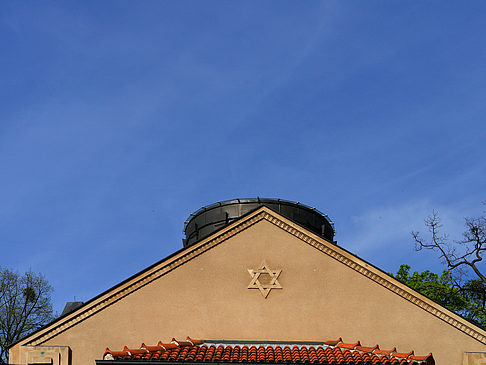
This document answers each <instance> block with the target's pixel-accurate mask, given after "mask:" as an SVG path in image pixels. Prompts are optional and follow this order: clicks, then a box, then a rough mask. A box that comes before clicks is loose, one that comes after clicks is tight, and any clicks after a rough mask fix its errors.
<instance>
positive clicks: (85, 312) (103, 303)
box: [22, 211, 265, 346]
mask: <svg viewBox="0 0 486 365" xmlns="http://www.w3.org/2000/svg"><path fill="white" fill-rule="evenodd" d="M255 213H256V214H254V215H251V216H250V217H248V218H247V219H245V220H243V221H241V222H235V223H234V224H232V225H230V226H229V227H228V229H223V230H222V232H220V233H219V234H218V235H217V236H215V237H214V238H212V239H211V237H209V238H208V239H206V240H202V241H201V242H199V243H196V244H194V245H192V246H190V247H188V248H187V250H185V251H183V252H182V253H181V255H179V256H175V257H171V258H170V259H169V260H168V261H165V260H164V261H163V262H161V263H160V265H158V266H157V267H155V268H154V269H153V270H150V271H148V272H144V273H141V274H140V276H138V277H135V278H134V279H133V280H132V281H131V282H129V283H127V285H126V286H123V287H120V288H114V289H113V290H112V291H111V292H108V293H106V295H105V296H103V297H102V298H100V300H99V301H96V302H94V303H92V305H89V306H87V307H86V308H83V307H81V308H79V310H77V311H75V312H73V315H72V316H68V317H67V318H66V319H65V320H61V321H60V322H59V323H53V324H52V327H48V328H45V329H44V330H41V331H39V333H38V334H37V335H36V333H33V334H32V335H31V336H29V337H27V338H26V339H25V340H24V341H22V345H30V346H37V345H40V344H42V343H44V342H46V341H48V340H49V339H51V338H52V337H54V336H56V335H58V334H59V333H61V332H64V331H65V330H67V329H68V328H71V327H72V326H74V325H76V324H77V323H79V322H81V321H83V320H85V319H86V318H88V317H91V316H92V315H94V314H96V313H97V312H99V311H101V310H103V309H105V308H106V307H108V306H110V305H111V304H113V303H115V302H117V301H119V300H120V299H122V298H124V297H126V296H127V295H129V294H131V293H133V292H134V291H136V290H138V289H140V288H142V287H144V286H145V285H147V284H149V283H151V282H152V281H154V280H156V279H158V278H160V277H161V276H163V275H165V274H167V273H168V272H170V271H172V270H174V269H175V268H177V267H179V266H181V265H183V264H185V263H186V262H188V261H190V260H192V259H193V258H195V257H197V256H199V255H201V254H202V253H203V252H205V251H207V250H210V249H211V248H213V247H215V246H217V245H219V244H220V243H222V242H223V241H226V240H227V239H228V238H230V237H232V236H234V235H236V234H238V233H239V232H241V231H243V230H245V229H247V228H248V227H250V226H252V225H253V224H255V223H257V222H258V221H260V220H262V219H263V218H264V215H265V212H264V211H257V212H255Z"/></svg>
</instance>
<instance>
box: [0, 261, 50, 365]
mask: <svg viewBox="0 0 486 365" xmlns="http://www.w3.org/2000/svg"><path fill="white" fill-rule="evenodd" d="M52 291H53V289H52V287H51V286H50V285H49V283H48V282H47V280H46V279H45V278H44V277H43V276H42V274H35V273H33V272H31V271H28V272H26V273H25V274H24V275H19V274H18V273H16V272H14V271H12V270H9V269H0V363H7V362H8V348H9V347H10V345H12V344H13V343H15V342H16V341H18V340H19V339H21V338H22V337H24V336H26V335H28V334H29V333H31V332H33V331H35V330H36V329H38V328H40V327H42V326H43V325H44V324H46V323H48V322H50V321H51V320H52V319H53V318H54V315H53V311H52V302H51V293H52Z"/></svg>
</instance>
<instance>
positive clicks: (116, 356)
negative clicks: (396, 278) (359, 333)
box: [103, 337, 435, 365]
mask: <svg viewBox="0 0 486 365" xmlns="http://www.w3.org/2000/svg"><path fill="white" fill-rule="evenodd" d="M216 342H218V343H214V342H211V341H205V342H204V341H200V340H193V339H191V338H189V337H188V338H187V339H186V341H178V340H176V339H172V342H171V343H162V342H160V341H159V343H158V344H157V345H156V346H147V345H145V344H144V343H143V344H142V345H141V346H140V348H138V349H129V348H128V347H126V346H125V347H124V348H123V350H122V351H111V350H110V349H109V348H107V349H106V351H105V353H104V354H103V360H118V361H124V360H130V361H134V360H135V361H159V362H186V363H187V362H189V363H202V362H220V363H230V362H238V363H294V364H303V363H309V364H349V365H353V364H362V363H365V364H377V365H381V364H390V363H391V364H403V365H413V364H424V365H434V364H435V361H434V358H433V356H432V354H428V355H426V356H415V355H414V353H413V351H410V352H408V353H399V352H396V348H393V349H392V350H388V351H387V350H380V349H379V347H378V345H376V346H374V347H366V346H361V343H360V342H359V341H358V342H356V343H354V344H350V343H343V342H342V339H341V338H339V339H338V340H335V341H325V342H323V343H322V345H316V344H315V343H313V344H305V343H304V344H303V343H300V342H299V343H295V344H290V343H265V341H262V342H261V343H249V344H241V345H239V344H231V343H229V342H227V343H223V342H221V341H216Z"/></svg>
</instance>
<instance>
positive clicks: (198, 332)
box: [11, 220, 486, 365]
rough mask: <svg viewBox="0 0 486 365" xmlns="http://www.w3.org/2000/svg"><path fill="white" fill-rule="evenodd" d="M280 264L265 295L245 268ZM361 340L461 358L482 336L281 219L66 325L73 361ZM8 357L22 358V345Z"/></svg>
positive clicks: (443, 363) (447, 361)
mask: <svg viewBox="0 0 486 365" xmlns="http://www.w3.org/2000/svg"><path fill="white" fill-rule="evenodd" d="M263 260H266V262H267V264H268V265H269V266H270V267H271V268H272V269H282V273H281V275H280V277H279V282H280V284H281V285H282V286H283V289H280V290H272V291H271V293H270V294H269V296H268V298H267V299H264V298H263V296H262V295H261V294H260V292H259V291H258V290H253V289H252V290H250V289H247V286H248V284H249V283H250V279H251V278H250V275H249V273H248V271H247V269H251V268H253V269H255V268H257V267H258V266H259V265H260V264H261V262H262V261H263ZM186 336H191V337H192V338H197V339H220V340H221V339H226V340H230V339H237V340H247V339H248V340H312V341H320V340H329V339H336V338H338V337H342V338H343V340H344V341H345V342H355V341H357V340H360V341H361V344H363V345H365V346H371V345H375V344H379V345H380V347H381V348H382V349H391V348H392V347H394V346H396V347H397V350H398V351H399V352H408V351H410V350H412V349H413V350H415V353H416V354H418V355H426V354H428V353H429V352H432V353H433V355H434V358H435V359H436V363H437V364H438V365H453V364H461V363H462V362H463V356H464V352H466V351H468V352H477V351H486V348H485V345H483V344H482V343H480V342H479V341H477V340H475V339H473V338H472V337H470V336H468V335H466V334H464V333H463V332H461V331H459V330H458V329H456V328H454V327H452V326H451V325H449V324H447V323H445V322H444V321H442V320H440V319H438V318H437V317H435V316H433V315H431V314H430V313H428V312H426V311H425V310H423V309H421V308H419V307H418V306H416V305H414V304H412V303H410V302H408V301H407V300H405V299H403V298H402V297H400V296H398V295H397V294H395V293H393V292H391V291H389V290H388V289H386V288H384V287H383V286H380V285H379V284H377V283H375V282H373V281H371V280H370V279H368V278H366V277H365V276H363V275H361V274H360V273H358V272H356V271H354V270H352V269H350V268H349V267H347V266H345V265H343V264H342V263H340V262H338V261H336V260H335V259H333V258H331V257H329V256H328V255H326V254H324V253H322V252H320V251H318V250H317V249H315V248H314V247H311V246H309V245H308V244H306V243H305V242H303V241H301V240H299V239H298V238H296V237H295V236H292V235H290V234H289V233H288V232H286V231H284V230H282V229H280V228H279V227H277V226H275V225H274V224H272V223H270V222H268V221H266V220H261V221H259V222H258V223H256V224H255V225H253V226H251V227H250V228H248V229H246V230H244V231H242V232H240V233H238V234H237V235H235V236H233V237H231V238H229V239H227V240H226V241H224V242H223V243H221V244H220V245H218V246H216V247H214V248H212V249H210V250H209V251H206V252H205V253H203V254H202V255H200V256H198V257H196V258H194V259H192V260H191V261H189V262H187V263H185V264H183V265H182V266H180V267H178V268H177V269H175V270H173V271H171V272H169V273H167V274H166V275H164V276H162V277H161V278H159V279H157V280H155V281H153V282H152V283H150V284H148V285H147V286H145V287H142V288H141V289H139V290H137V291H135V292H134V293H132V294H130V295H128V296H126V297H125V298H123V299H122V300H120V301H118V302H116V303H114V304H112V305H110V306H109V307H107V308H105V309H103V310H102V311H100V312H98V313H96V314H95V315H93V316H91V317H88V318H87V319H85V320H83V321H81V322H80V323H78V324H76V325H75V326H74V327H71V328H70V329H68V330H66V331H65V332H62V333H60V334H59V335H57V336H55V337H54V338H52V339H50V340H49V341H47V342H46V343H44V344H43V345H50V346H55V345H68V346H69V347H70V348H71V350H72V364H73V365H81V364H82V365H85V364H93V362H94V360H95V359H101V357H102V354H103V352H104V350H105V348H106V347H110V348H111V349H113V350H120V349H122V348H123V346H124V345H127V346H128V347H139V346H140V344H141V343H142V342H145V343H146V344H148V345H150V344H155V343H156V342H157V341H159V340H162V341H170V340H171V338H172V337H176V338H181V339H184V338H185V337H186ZM11 353H12V359H11V362H13V363H18V362H21V359H20V355H19V351H18V349H17V348H13V349H12V352H11Z"/></svg>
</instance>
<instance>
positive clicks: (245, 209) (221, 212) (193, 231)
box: [183, 198, 335, 247]
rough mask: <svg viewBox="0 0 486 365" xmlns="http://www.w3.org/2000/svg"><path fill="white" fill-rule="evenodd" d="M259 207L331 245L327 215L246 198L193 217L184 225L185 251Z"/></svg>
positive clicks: (331, 229)
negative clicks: (273, 212)
mask: <svg viewBox="0 0 486 365" xmlns="http://www.w3.org/2000/svg"><path fill="white" fill-rule="evenodd" d="M261 206H266V207H268V208H270V209H272V210H273V211H275V212H277V213H279V214H281V215H282V216H284V217H285V218H288V219H290V220H291V221H292V222H294V223H297V224H299V225H301V226H303V227H305V228H307V229H308V230H310V231H311V232H313V233H315V234H317V235H319V236H321V237H322V238H325V239H326V240H328V241H330V242H334V241H333V239H334V233H335V231H334V223H333V222H332V221H331V220H330V219H329V217H328V216H327V214H323V213H321V212H320V211H318V210H317V209H316V208H311V207H309V206H307V205H305V204H302V203H299V202H292V201H289V200H283V199H268V198H247V199H233V200H226V201H222V202H218V203H214V204H211V205H207V206H204V207H202V208H201V209H199V210H198V211H196V212H195V213H192V214H191V215H190V216H189V218H188V219H187V220H186V221H185V222H184V233H185V235H186V238H185V239H184V240H183V242H184V247H188V246H191V245H192V244H194V243H195V242H197V241H199V240H201V239H203V238H205V237H208V236H209V235H211V234H212V233H214V232H216V231H217V230H219V229H221V228H223V227H225V226H227V225H229V224H231V223H233V222H234V221H236V220H238V219H239V218H241V217H242V216H244V215H246V214H248V213H250V212H252V211H254V210H256V209H258V208H260V207H261Z"/></svg>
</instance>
